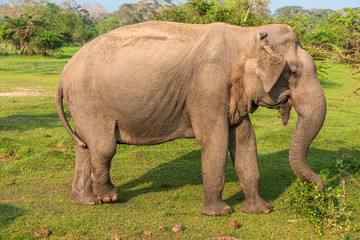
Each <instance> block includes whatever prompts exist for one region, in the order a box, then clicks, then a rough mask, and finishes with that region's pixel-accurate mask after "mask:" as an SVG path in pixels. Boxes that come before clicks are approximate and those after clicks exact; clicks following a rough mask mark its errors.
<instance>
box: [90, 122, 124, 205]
mask: <svg viewBox="0 0 360 240" xmlns="http://www.w3.org/2000/svg"><path fill="white" fill-rule="evenodd" d="M95 126H96V128H95V129H93V130H92V132H91V135H92V137H91V138H90V140H89V141H87V143H88V146H89V150H90V154H91V182H92V189H93V193H94V195H95V196H96V198H97V199H98V200H99V201H101V202H111V201H116V200H117V199H118V194H117V190H116V187H115V186H114V185H113V184H112V183H111V180H110V166H111V160H112V158H113V157H114V155H115V152H116V138H115V124H109V125H105V124H97V125H95Z"/></svg>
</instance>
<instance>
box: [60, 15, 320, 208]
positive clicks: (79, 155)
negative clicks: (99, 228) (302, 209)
mask: <svg viewBox="0 0 360 240" xmlns="http://www.w3.org/2000/svg"><path fill="white" fill-rule="evenodd" d="M63 98H64V100H65V102H66V106H67V108H68V109H69V112H70V114H71V116H72V118H73V120H74V121H75V125H76V133H74V132H73V131H72V130H71V129H70V127H69V125H68V123H67V121H66V119H65V116H64V112H63V107H62V100H63ZM56 105H57V110H58V113H59V116H60V119H61V121H62V123H63V124H64V126H65V128H66V129H67V131H68V132H69V133H70V135H71V136H72V137H73V138H74V139H75V140H76V146H75V152H76V154H75V155H76V169H75V179H74V182H73V187H72V200H73V201H74V202H76V203H79V204H90V205H91V204H96V203H98V202H99V201H102V202H110V201H116V200H117V198H118V195H117V192H116V188H115V186H114V185H113V184H112V183H111V181H110V175H109V171H110V163H111V159H112V157H113V156H114V154H115V149H116V144H135V145H152V144H159V143H163V142H166V141H170V140H174V139H177V138H196V139H197V140H199V141H200V143H201V161H202V174H203V185H204V188H203V189H204V194H205V205H204V207H203V210H202V212H203V214H206V215H220V214H221V212H222V211H225V212H228V213H231V208H230V207H229V206H228V205H227V204H226V203H225V202H223V200H222V191H223V188H224V184H225V164H226V158H227V153H228V150H230V153H231V157H232V160H233V163H234V165H235V169H236V172H237V175H238V177H239V180H240V183H241V186H242V189H243V191H244V195H245V202H244V203H243V211H244V212H246V213H261V212H266V211H270V210H271V206H270V205H269V204H268V203H267V202H265V201H264V200H263V199H262V198H261V197H260V195H259V186H260V173H259V167H258V159H257V150H256V142H255V135H254V129H253V127H252V125H251V122H250V119H249V116H248V114H249V113H252V112H254V111H255V110H256V108H257V107H258V106H264V107H267V108H273V109H279V111H280V113H281V115H282V120H283V123H284V124H286V122H287V121H288V118H289V113H290V108H291V105H292V106H294V108H295V110H296V112H297V113H298V121H297V125H296V129H295V132H294V134H293V137H292V140H291V146H290V154H289V155H290V156H289V159H290V165H291V167H292V169H293V171H294V174H295V175H296V176H297V177H299V178H300V179H302V180H303V181H308V182H314V183H315V184H316V185H318V186H319V187H320V190H323V188H324V185H323V182H322V181H321V179H320V178H319V176H318V175H316V174H315V173H314V172H313V171H312V170H311V169H310V168H309V166H308V164H307V161H306V155H307V150H308V148H309V145H310V143H311V142H312V140H313V139H314V138H315V136H316V135H317V133H318V132H319V130H320V128H321V126H322V124H323V122H324V118H325V112H326V103H325V97H324V94H323V91H322V88H321V86H320V83H319V80H318V77H317V73H316V66H315V63H314V61H313V59H312V58H311V57H310V55H309V54H308V53H307V52H305V51H304V50H303V49H302V48H301V46H300V42H299V39H298V37H297V36H296V34H295V33H294V31H293V30H292V29H291V28H290V27H289V26H287V25H278V24H274V25H265V26H261V27H254V28H241V27H237V26H231V25H227V24H223V23H214V24H209V25H188V24H179V23H167V22H146V23H141V24H136V25H131V26H126V27H122V28H119V29H117V30H114V31H112V32H110V33H108V34H105V35H102V36H100V37H98V38H96V39H95V40H93V41H91V42H90V43H88V44H86V45H85V46H84V47H83V48H82V49H81V50H80V51H79V52H78V53H77V54H76V55H75V56H74V57H73V58H72V59H71V60H70V62H69V63H68V64H67V65H66V67H65V69H64V71H63V73H62V75H61V78H60V81H59V84H58V87H57V91H56Z"/></svg>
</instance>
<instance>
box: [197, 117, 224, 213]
mask: <svg viewBox="0 0 360 240" xmlns="http://www.w3.org/2000/svg"><path fill="white" fill-rule="evenodd" d="M196 125H198V124H196ZM199 125H201V127H196V133H195V134H196V135H197V138H199V140H200V142H201V164H202V175H203V188H204V195H205V204H204V207H203V210H202V213H203V214H205V215H209V216H216V215H221V214H222V213H223V212H226V213H231V208H230V207H229V206H228V205H227V204H226V203H224V201H223V199H222V191H223V189H224V185H225V167H226V159H227V152H228V145H229V144H228V139H229V127H228V124H227V121H226V119H224V121H222V120H219V121H214V122H213V121H211V120H210V119H207V120H205V121H204V119H202V121H201V123H200V124H199ZM199 125H198V126H199ZM199 136H200V137H199Z"/></svg>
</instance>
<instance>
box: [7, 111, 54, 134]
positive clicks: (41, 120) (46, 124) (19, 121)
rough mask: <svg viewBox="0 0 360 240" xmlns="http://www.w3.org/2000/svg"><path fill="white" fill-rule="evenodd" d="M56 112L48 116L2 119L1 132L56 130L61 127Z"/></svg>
mask: <svg viewBox="0 0 360 240" xmlns="http://www.w3.org/2000/svg"><path fill="white" fill-rule="evenodd" d="M59 122H60V120H59V116H58V114H57V113H56V112H54V113H48V114H29V115H25V114H22V115H11V116H8V117H5V118H0V129H1V130H7V131H9V130H16V131H27V130H32V129H36V128H55V127H58V126H59Z"/></svg>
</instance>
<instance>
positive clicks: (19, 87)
mask: <svg viewBox="0 0 360 240" xmlns="http://www.w3.org/2000/svg"><path fill="white" fill-rule="evenodd" d="M76 50H77V49H76V48H73V47H69V48H65V49H64V53H63V55H62V58H60V59H56V58H43V57H20V56H8V57H1V56H0V133H1V135H0V239H33V238H34V232H35V231H38V230H41V229H46V230H48V231H49V232H50V235H49V236H48V238H49V239H114V238H115V237H121V238H142V239H144V238H146V239H206V238H211V237H217V236H218V237H219V236H220V237H221V236H228V237H230V236H232V237H236V238H242V239H317V238H319V239H339V238H340V239H341V238H343V234H342V233H341V231H340V230H332V229H325V232H324V235H322V236H319V235H317V234H316V232H315V230H314V228H313V226H312V225H311V224H310V223H309V222H307V221H304V219H305V218H304V217H303V216H301V215H299V214H297V213H296V211H295V210H294V209H292V208H291V207H289V205H288V204H287V203H285V204H282V203H283V202H284V201H285V200H286V199H287V198H288V196H289V192H290V191H291V190H292V189H293V188H294V183H295V180H296V179H295V177H294V175H293V173H292V171H291V169H290V167H289V163H288V148H289V143H290V138H291V135H292V132H293V130H294V126H295V123H296V113H295V112H292V115H291V119H290V122H289V124H288V126H285V127H284V126H282V124H281V119H280V115H279V114H278V113H277V112H276V111H275V110H268V109H263V108H262V109H259V110H258V111H257V112H256V113H254V114H253V115H252V116H251V118H252V121H253V125H254V126H255V131H256V135H257V142H258V153H259V161H260V170H261V174H262V185H261V195H262V197H263V198H264V199H265V200H267V201H269V202H270V203H271V204H272V205H273V206H278V207H277V208H276V210H275V211H274V212H272V213H270V214H257V215H252V214H244V213H243V212H242V211H241V204H242V202H243V201H244V196H243V193H242V191H241V187H240V184H239V182H238V181H237V177H236V174H235V171H234V169H233V166H232V164H230V161H229V162H228V163H229V164H228V165H227V180H226V186H225V190H224V199H225V201H226V202H227V203H228V204H229V205H230V206H231V207H232V208H233V209H234V210H235V212H234V213H233V214H232V215H225V216H221V217H207V216H203V215H202V214H201V208H202V204H203V201H204V196H203V193H202V177H201V165H200V146H199V143H198V142H197V141H196V140H192V139H190V140H189V139H181V140H177V141H173V142H169V143H165V144H162V145H157V146H151V147H138V146H119V147H118V153H117V155H116V156H115V158H114V160H113V164H112V170H111V176H112V181H113V183H114V184H115V185H116V186H117V188H118V191H119V194H120V201H119V202H117V203H113V204H104V205H101V206H92V207H89V206H79V205H75V204H73V203H71V201H70V193H71V184H72V178H73V171H74V151H73V140H72V139H71V138H70V136H69V135H68V134H67V132H66V131H65V130H64V128H63V126H62V125H61V123H60V122H59V120H58V117H57V113H56V109H55V104H54V97H53V95H54V91H55V88H56V84H57V79H58V77H59V74H60V72H61V70H62V68H63V67H64V65H65V63H66V62H67V61H68V60H69V56H71V55H72V54H73V53H74V52H76ZM323 66H328V67H330V68H329V69H328V72H329V75H328V76H327V79H324V78H323V79H322V83H323V87H324V91H325V94H326V96H327V102H328V114H327V118H326V122H325V124H324V127H323V129H322V130H321V132H320V134H319V136H318V137H317V138H316V139H315V141H314V142H313V144H312V145H311V147H310V150H309V154H308V155H309V164H310V166H311V167H312V168H313V169H314V171H315V172H317V173H319V174H320V175H321V177H322V178H323V179H324V180H325V182H326V184H327V187H333V188H338V189H340V190H341V191H340V192H341V194H342V193H343V190H342V185H341V184H340V181H341V179H342V178H343V176H342V175H341V174H340V173H339V172H338V171H337V170H336V167H342V168H343V169H344V170H347V171H349V172H352V173H356V172H357V171H359V170H360V169H357V171H356V167H358V166H359V165H360V152H359V147H360V135H359V133H360V125H359V124H358V123H359V118H358V116H359V114H360V107H359V102H356V101H355V100H353V99H350V100H349V101H348V102H346V103H345V104H341V103H342V102H341V101H339V100H338V99H341V98H342V97H343V96H344V95H345V93H346V92H347V91H348V90H350V89H351V88H352V87H353V84H354V82H355V79H353V78H351V76H350V74H349V73H350V70H349V68H348V67H346V66H344V65H339V64H323ZM14 92H15V93H14ZM21 93H22V94H21ZM19 95H20V96H19ZM21 95H22V96H21ZM355 178H356V179H358V180H359V175H355ZM8 182H14V184H13V185H7V183H8ZM345 186H346V188H345V191H346V199H347V200H346V203H347V207H348V209H350V210H352V211H353V212H354V213H355V214H354V215H353V216H354V217H353V220H352V221H353V224H354V230H353V231H352V232H351V233H350V234H349V236H350V237H352V238H353V239H359V238H360V232H359V231H360V217H359V214H360V200H359V197H360V187H358V186H357V185H356V184H355V182H354V181H351V180H350V179H349V180H348V181H347V182H346V185H345ZM231 220H236V221H238V222H239V223H240V228H239V229H230V228H228V223H229V222H230V221H231ZM289 220H295V221H289ZM175 224H182V225H183V226H184V228H185V229H184V231H183V232H179V233H173V232H171V228H172V226H173V225H175ZM160 226H163V227H164V228H165V231H161V230H159V227H160ZM144 231H148V232H150V233H151V236H146V235H144V234H143V233H144Z"/></svg>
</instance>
